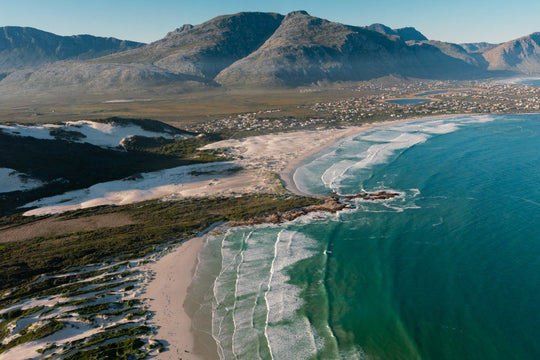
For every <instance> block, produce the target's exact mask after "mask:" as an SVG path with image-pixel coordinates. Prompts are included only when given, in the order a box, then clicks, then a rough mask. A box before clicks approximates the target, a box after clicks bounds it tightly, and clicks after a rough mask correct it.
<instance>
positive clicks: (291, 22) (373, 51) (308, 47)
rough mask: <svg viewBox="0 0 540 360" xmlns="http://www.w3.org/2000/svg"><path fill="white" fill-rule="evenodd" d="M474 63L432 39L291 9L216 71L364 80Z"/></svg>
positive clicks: (225, 78) (288, 79)
mask: <svg viewBox="0 0 540 360" xmlns="http://www.w3.org/2000/svg"><path fill="white" fill-rule="evenodd" d="M474 71H475V68H474V67H473V66H471V65H470V64H467V63H466V62H464V61H462V60H461V59H457V58H453V57H450V56H447V55H445V54H444V53H442V52H441V51H440V50H439V49H437V48H436V47H434V46H431V45H429V44H421V45H416V44H414V45H408V44H407V43H405V42H404V41H403V40H402V39H401V38H400V37H396V36H387V35H385V34H381V33H379V32H376V31H371V30H368V29H366V28H360V27H354V26H347V25H343V24H339V23H335V22H330V21H327V20H324V19H320V18H315V17H312V16H310V15H309V14H307V13H306V12H302V11H300V12H293V13H290V14H288V15H287V16H286V17H285V18H284V19H283V21H282V22H281V25H280V27H279V28H278V29H277V30H276V31H275V33H274V34H273V35H272V36H271V37H270V38H269V39H268V40H267V41H266V42H265V43H264V45H262V46H261V47H260V48H259V49H257V51H255V52H253V53H251V54H250V55H249V56H247V57H245V58H243V59H241V60H239V61H237V62H235V63H234V64H232V65H231V66H229V67H228V68H226V69H225V70H223V71H222V72H221V73H220V74H219V75H218V76H217V77H216V79H215V80H216V81H217V82H218V83H220V84H224V85H227V86H245V85H251V86H252V85H258V84H261V83H263V84H267V85H275V86H283V85H285V86H298V85H308V84H311V83H315V82H317V81H347V80H366V79H372V78H376V77H380V76H384V75H388V74H399V75H405V76H415V77H431V78H447V77H459V76H462V75H463V74H470V73H472V72H474Z"/></svg>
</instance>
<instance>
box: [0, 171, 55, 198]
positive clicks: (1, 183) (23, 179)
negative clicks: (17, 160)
mask: <svg viewBox="0 0 540 360" xmlns="http://www.w3.org/2000/svg"><path fill="white" fill-rule="evenodd" d="M43 185H44V184H43V182H41V181H39V180H37V179H33V178H31V177H29V176H28V175H26V174H24V173H20V172H18V171H16V170H13V169H9V168H0V193H7V192H12V191H26V190H31V189H35V188H37V187H40V186H43Z"/></svg>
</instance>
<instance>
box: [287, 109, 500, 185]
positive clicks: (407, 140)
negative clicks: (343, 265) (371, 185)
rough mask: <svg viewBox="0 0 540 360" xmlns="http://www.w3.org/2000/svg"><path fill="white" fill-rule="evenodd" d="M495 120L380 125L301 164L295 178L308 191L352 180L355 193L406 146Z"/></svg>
mask: <svg viewBox="0 0 540 360" xmlns="http://www.w3.org/2000/svg"><path fill="white" fill-rule="evenodd" d="M492 120H493V117H490V116H470V117H455V118H448V119H440V120H423V121H417V122H411V123H399V124H394V125H388V126H382V127H377V128H374V129H372V130H370V131H368V132H366V133H362V134H360V135H357V136H353V137H350V138H348V139H347V140H345V141H344V142H342V143H341V144H340V145H339V146H336V147H334V148H333V149H331V151H329V152H327V153H326V154H325V155H323V156H320V157H318V158H316V159H315V160H314V161H312V162H311V163H310V164H308V165H305V166H302V167H300V168H299V169H297V171H296V173H295V174H294V180H295V183H296V185H297V186H298V188H299V189H300V190H301V191H303V192H305V193H321V192H324V191H325V189H326V191H336V192H338V193H343V192H344V188H345V187H349V185H350V184H349V183H348V181H352V180H351V179H354V181H355V182H356V184H357V186H356V189H355V190H356V192H360V191H365V190H369V189H364V188H363V183H364V181H365V180H367V179H369V178H370V176H371V173H372V172H371V170H372V168H373V167H374V166H376V165H381V164H385V163H389V162H391V161H394V160H395V159H396V158H398V157H399V156H400V155H401V154H402V153H403V152H404V151H406V150H407V149H409V148H411V147H413V146H415V145H418V144H421V143H424V142H426V141H427V140H428V139H430V138H432V137H433V136H437V135H443V134H448V133H452V132H455V131H457V130H459V129H460V128H462V127H463V126H465V125H467V124H472V123H484V122H489V121H492ZM359 150H360V152H359ZM362 150H363V151H362ZM319 173H320V174H322V175H320V181H317V179H316V177H315V176H316V174H319ZM312 179H314V180H315V181H314V180H312Z"/></svg>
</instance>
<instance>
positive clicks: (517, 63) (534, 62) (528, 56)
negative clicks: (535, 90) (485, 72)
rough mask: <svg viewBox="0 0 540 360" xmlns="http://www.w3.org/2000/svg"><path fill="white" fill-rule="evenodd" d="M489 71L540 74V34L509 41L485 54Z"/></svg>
mask: <svg viewBox="0 0 540 360" xmlns="http://www.w3.org/2000/svg"><path fill="white" fill-rule="evenodd" d="M483 55H484V58H485V59H486V61H487V62H488V63H489V70H507V71H516V72H521V73H525V74H538V73H540V32H537V33H534V34H531V35H528V36H524V37H522V38H519V39H516V40H512V41H508V42H506V43H503V44H501V45H499V46H497V47H495V48H493V49H491V50H488V51H486V52H484V54H483Z"/></svg>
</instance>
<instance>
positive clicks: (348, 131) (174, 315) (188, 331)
mask: <svg viewBox="0 0 540 360" xmlns="http://www.w3.org/2000/svg"><path fill="white" fill-rule="evenodd" d="M463 115H467V114H452V115H441V116H436V117H415V118H410V119H400V120H389V121H382V122H375V123H369V124H365V125H361V126H354V127H347V128H344V129H333V130H321V131H319V132H317V134H314V135H313V136H315V135H319V136H320V135H325V136H326V138H325V139H324V140H322V141H321V140H320V139H319V138H317V141H316V142H315V143H314V142H313V141H310V142H309V144H310V145H311V148H309V149H308V150H307V151H301V154H299V155H298V156H296V157H293V159H292V160H289V161H288V163H287V164H286V166H284V167H282V168H281V169H279V171H277V172H278V174H279V176H280V178H281V180H282V183H283V184H284V186H285V188H286V189H287V190H288V191H289V192H292V193H294V194H298V195H310V196H313V195H311V194H304V193H302V192H301V191H300V190H299V189H298V188H297V187H296V184H295V182H294V173H295V172H296V169H297V168H298V167H300V166H302V164H305V163H307V162H309V161H310V160H311V159H313V158H314V157H315V156H316V155H317V154H319V153H321V152H322V151H324V150H326V149H328V148H330V147H331V146H333V145H335V144H337V143H338V142H340V141H342V140H343V139H345V138H347V137H352V136H357V135H358V134H360V133H362V132H365V131H368V130H371V129H373V128H376V127H381V126H387V125H393V124H399V123H407V122H414V121H421V120H430V119H432V120H435V119H439V118H448V117H457V116H463ZM311 133H314V131H312V132H311ZM298 134H300V135H299V136H301V138H303V139H304V142H303V143H302V142H301V141H299V142H298V143H297V144H296V146H298V147H303V146H306V145H307V144H306V143H305V142H306V141H309V140H310V139H311V138H310V139H308V140H305V138H306V136H305V134H308V131H302V132H298ZM302 134H303V135H304V136H302ZM328 135H332V136H328ZM265 136H266V135H265ZM271 136H273V137H274V139H276V137H277V138H279V137H280V134H272V135H271ZM265 139H271V138H269V137H268V136H266V138H265ZM268 141H271V140H268ZM241 144H242V143H241ZM237 146H238V145H237ZM302 149H304V150H305V148H302ZM265 150H266V151H268V150H269V149H268V148H266V149H265ZM270 150H271V149H270ZM244 151H245V150H244ZM283 160H286V159H283ZM211 229H212V228H210V229H208V230H211ZM205 233H207V231H205ZM205 236H207V235H201V236H198V237H194V238H191V239H187V240H185V241H183V242H182V243H181V244H180V245H179V246H177V247H175V248H173V249H172V250H171V251H170V252H169V253H167V254H165V255H164V256H162V257H161V258H160V259H158V260H157V261H156V262H155V263H153V264H151V265H149V269H150V271H152V272H153V273H154V274H155V276H154V277H153V279H151V280H150V281H149V282H148V284H147V285H146V295H145V296H146V297H147V298H149V300H148V301H149V305H150V306H149V309H150V310H151V311H153V312H154V313H155V316H154V318H153V319H152V323H153V324H154V325H155V326H156V327H158V331H157V334H156V335H154V336H153V337H152V338H154V339H155V340H160V341H162V342H166V348H167V350H166V351H164V352H162V353H160V354H159V355H158V357H157V358H158V359H166V360H169V359H179V358H182V359H185V360H203V359H211V360H213V359H218V358H219V356H218V354H217V353H215V354H210V353H208V352H205V353H204V354H201V353H199V352H194V351H195V350H197V349H201V346H200V341H201V339H196V338H195V332H194V329H193V319H192V318H191V317H190V316H189V315H188V313H187V311H186V309H185V302H186V299H187V297H188V296H189V293H191V292H192V291H193V290H192V289H189V287H190V285H191V283H192V281H193V275H194V271H195V269H196V266H197V258H198V256H199V253H200V252H201V250H202V249H203V247H204V242H205V241H204V240H205ZM187 274H189V277H188V276H186V275H187ZM208 341H209V339H208ZM197 343H199V345H197ZM204 347H205V348H213V346H204Z"/></svg>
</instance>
